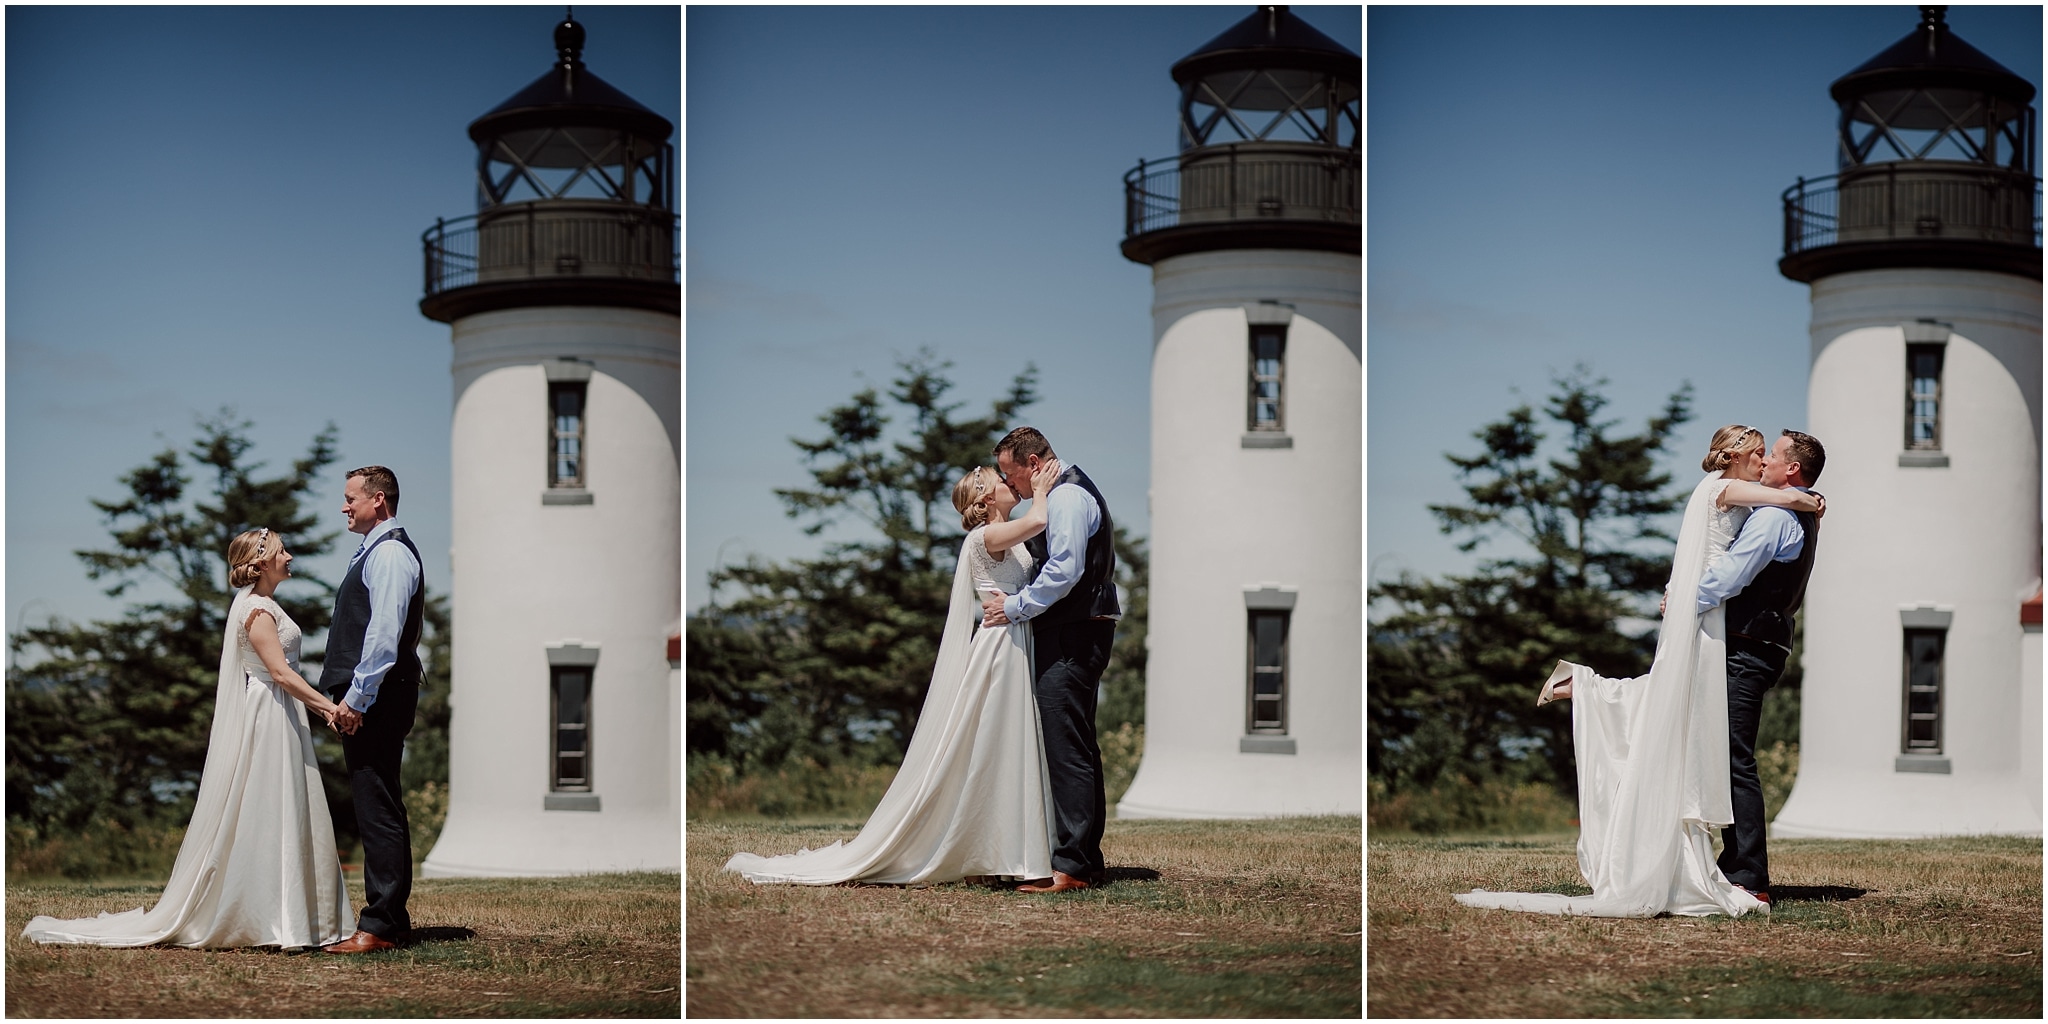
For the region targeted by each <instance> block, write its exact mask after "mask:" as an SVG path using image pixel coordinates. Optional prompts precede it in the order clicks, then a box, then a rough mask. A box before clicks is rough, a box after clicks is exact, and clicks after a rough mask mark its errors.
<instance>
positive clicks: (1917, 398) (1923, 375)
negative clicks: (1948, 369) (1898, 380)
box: [1906, 345, 1942, 449]
mask: <svg viewBox="0 0 2048 1024" xmlns="http://www.w3.org/2000/svg"><path fill="white" fill-rule="evenodd" d="M1941 350H1942V346H1940V345H1907V346H1906V378H1907V381H1908V382H1909V383H1908V384H1907V390H1906V447H1907V448H1921V449H1938V448H1940V447H1941Z"/></svg>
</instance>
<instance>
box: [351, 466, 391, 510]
mask: <svg viewBox="0 0 2048 1024" xmlns="http://www.w3.org/2000/svg"><path fill="white" fill-rule="evenodd" d="M356 477H362V478H363V490H366V491H375V492H377V493H378V494H381V495H383V496H384V507H385V508H387V509H390V510H391V514H392V515H394V516H395V515H397V514H398V474H396V473H393V472H392V471H390V470H388V469H385V468H384V467H383V466H364V467H363V468H361V469H351V470H349V471H348V475H347V476H344V477H342V479H343V480H353V479H355V478H356Z"/></svg>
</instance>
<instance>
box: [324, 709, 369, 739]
mask: <svg viewBox="0 0 2048 1024" xmlns="http://www.w3.org/2000/svg"><path fill="white" fill-rule="evenodd" d="M327 724H328V725H329V726H332V727H333V729H334V731H335V732H338V733H340V734H342V735H343V736H353V735H355V734H356V729H357V728H359V727H360V726H361V725H362V724H363V713H362V712H360V711H357V710H356V709H354V708H352V707H349V706H348V705H347V704H342V703H336V704H335V705H334V710H332V711H329V712H328V713H327Z"/></svg>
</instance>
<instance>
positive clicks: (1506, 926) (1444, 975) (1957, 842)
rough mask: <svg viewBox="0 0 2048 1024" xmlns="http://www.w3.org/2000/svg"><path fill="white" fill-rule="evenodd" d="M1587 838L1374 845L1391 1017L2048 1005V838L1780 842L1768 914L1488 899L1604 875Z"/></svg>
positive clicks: (1376, 968) (1577, 889)
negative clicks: (1591, 858) (1583, 864)
mask: <svg viewBox="0 0 2048 1024" xmlns="http://www.w3.org/2000/svg"><path fill="white" fill-rule="evenodd" d="M1573 842H1574V838H1573V837H1572V836H1569V835H1558V836H1549V837H1536V838H1528V839H1500V838H1469V839H1455V838H1440V839H1419V838H1404V839H1383V838H1380V837H1378V836H1375V838H1374V839H1373V841H1372V842H1371V843H1370V844H1368V846H1367V850H1366V862H1367V879H1368V881H1367V886H1368V888H1367V896H1368V899H1369V916H1368V928H1369V930H1370V942H1371V948H1372V956H1371V958H1370V959H1369V961H1368V962H1367V968H1366V976H1367V986H1368V993H1369V1000H1368V1002H1367V1011H1368V1014H1369V1015H1370V1016H1374V1017H1587V1016H1596V1017H1597V1016H1630V1017H1936V1016H1938V1017H2039V1016H2040V1015H2041V938H2042V927H2041V840H2039V839H2027V838H1990V837H1984V838H1970V839H1936V840H1912V841H1868V840H1866V841H1836V840H1779V841H1775V842H1773V843H1772V844H1771V876H1772V882H1773V885H1772V894H1773V896H1774V897H1776V898H1777V900H1778V903H1777V905H1776V907H1775V908H1774V909H1773V911H1772V912H1771V913H1770V914H1769V915H1749V916H1745V917H1743V918H1741V919H1736V920H1731V919H1728V918H1723V917H1709V918H1670V917H1664V918H1656V919H1652V920H1628V921H1624V920H1599V919H1588V918H1558V917H1548V916H1544V915H1538V914H1518V913H1513V912H1509V911H1498V910H1493V911H1488V910H1474V909H1471V908H1468V907H1464V906H1461V905H1459V904H1457V903H1455V902H1453V901H1452V900H1451V895H1452V894H1453V893H1457V892H1465V891H1467V890H1470V889H1473V888H1487V889H1494V890H1513V891H1523V892H1532V891H1533V892H1562V893H1585V892H1587V891H1589V890H1587V889H1586V888H1585V886H1584V885H1582V884H1580V879H1579V877H1578V869H1577V860H1576V857H1575V854H1574V852H1573Z"/></svg>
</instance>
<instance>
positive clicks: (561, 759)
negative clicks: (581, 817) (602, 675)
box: [548, 665, 591, 792]
mask: <svg viewBox="0 0 2048 1024" xmlns="http://www.w3.org/2000/svg"><path fill="white" fill-rule="evenodd" d="M590 672H591V670H590V668H589V667H588V666H584V665H573V666H571V665H555V666H552V667H551V668H550V670H549V673H548V674H549V675H550V676H552V677H553V680H552V682H553V687H552V689H553V691H554V692H553V695H552V699H551V701H550V703H551V705H552V707H553V713H552V715H551V716H550V717H551V718H553V720H554V730H553V740H552V748H551V750H550V755H549V756H550V758H551V761H552V764H553V768H552V770H551V771H552V778H553V782H552V784H551V785H550V787H549V788H550V789H553V790H555V791H557V792H563V791H567V792H588V791H589V790H590Z"/></svg>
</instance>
